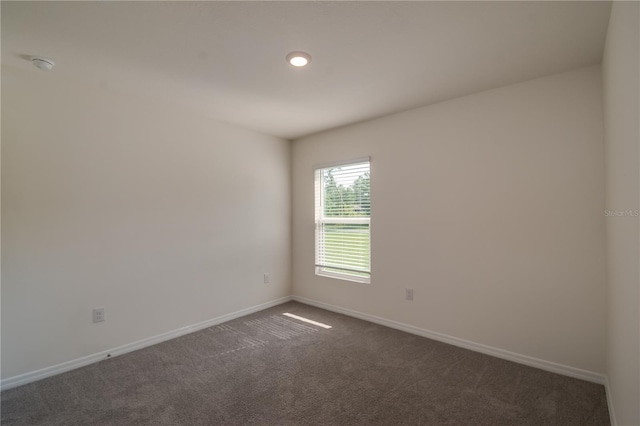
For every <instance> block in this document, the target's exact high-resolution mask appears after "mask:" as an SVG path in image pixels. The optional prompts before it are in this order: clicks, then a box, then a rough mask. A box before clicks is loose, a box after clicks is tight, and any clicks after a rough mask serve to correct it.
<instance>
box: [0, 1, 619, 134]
mask: <svg viewBox="0 0 640 426" xmlns="http://www.w3.org/2000/svg"><path fill="white" fill-rule="evenodd" d="M1 7H2V27H1V28H2V63H3V64H7V65H11V66H14V67H19V68H22V69H24V70H25V72H41V71H39V70H36V69H35V68H34V67H33V66H32V65H31V64H30V62H29V61H28V60H27V58H28V57H29V56H31V55H43V56H47V57H50V58H52V59H53V60H55V61H56V63H57V66H56V67H55V68H54V70H53V71H51V74H54V73H55V74H56V76H53V75H51V76H50V77H48V78H52V79H53V78H77V79H82V80H85V81H89V82H92V83H96V84H100V85H101V86H103V87H107V88H110V89H113V90H119V91H127V92H134V93H138V94H139V95H142V96H145V97H147V98H151V99H157V98H162V99H167V100H170V101H172V102H177V103H179V104H182V105H183V106H185V107H188V108H192V109H197V110H199V111H201V112H202V113H204V114H206V115H208V116H210V117H213V118H216V119H219V120H223V121H227V122H231V123H235V124H238V125H241V126H244V127H248V128H251V129H254V130H257V131H260V132H263V133H268V134H272V135H276V136H281V137H285V138H289V139H294V138H297V137H300V136H303V135H307V134H310V133H315V132H318V131H321V130H325V129H329V128H333V127H337V126H341V125H345V124H349V123H353V122H357V121H362V120H366V119H370V118H373V117H377V116H381V115H386V114H390V113H394V112H398V111H402V110H406V109H410V108H413V107H417V106H422V105H426V104H431V103H434V102H438V101H442V100H445V99H450V98H453V97H457V96H461V95H465V94H469V93H473V92H478V91H481V90H486V89H490V88H494V87H498V86H502V85H505V84H510V83H515V82H519V81H524V80H528V79H531V78H536V77H540V76H544V75H548V74H553V73H557V72H562V71H566V70H570V69H574V68H578V67H583V66H587V65H592V64H597V63H600V62H601V59H602V51H603V47H604V41H605V36H606V29H607V24H608V20H609V9H610V3H608V2H6V1H3V2H2V5H1ZM292 50H303V51H306V52H309V53H310V54H311V55H312V57H313V61H312V63H311V64H310V65H309V66H308V67H307V68H306V69H295V68H293V67H291V66H290V65H288V64H287V63H286V62H285V55H286V54H287V53H289V52H290V51H292Z"/></svg>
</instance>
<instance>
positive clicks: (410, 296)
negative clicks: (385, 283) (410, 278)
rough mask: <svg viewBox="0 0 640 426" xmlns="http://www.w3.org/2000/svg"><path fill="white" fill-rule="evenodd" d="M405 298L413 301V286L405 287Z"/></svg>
mask: <svg viewBox="0 0 640 426" xmlns="http://www.w3.org/2000/svg"><path fill="white" fill-rule="evenodd" d="M404 298H405V299H406V300H408V301H410V302H412V301H413V289H412V288H406V289H405V293H404Z"/></svg>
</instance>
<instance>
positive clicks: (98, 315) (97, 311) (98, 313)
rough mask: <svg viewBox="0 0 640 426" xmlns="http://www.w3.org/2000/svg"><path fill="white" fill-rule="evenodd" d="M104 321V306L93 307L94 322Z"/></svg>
mask: <svg viewBox="0 0 640 426" xmlns="http://www.w3.org/2000/svg"><path fill="white" fill-rule="evenodd" d="M102 321H104V308H93V322H102Z"/></svg>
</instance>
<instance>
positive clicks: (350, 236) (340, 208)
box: [315, 160, 371, 282]
mask: <svg viewBox="0 0 640 426" xmlns="http://www.w3.org/2000/svg"><path fill="white" fill-rule="evenodd" d="M370 226H371V184H370V162H369V161H368V160H367V161H358V162H354V163H348V164H341V165H339V166H330V167H322V168H318V169H316V170H315V227H316V230H315V235H316V238H315V240H316V247H315V253H316V257H315V260H316V261H315V266H316V273H317V274H318V275H326V276H332V277H336V278H344V279H350V280H354V281H361V282H369V281H370V275H371V248H370V246H371V238H370V235H371V233H370Z"/></svg>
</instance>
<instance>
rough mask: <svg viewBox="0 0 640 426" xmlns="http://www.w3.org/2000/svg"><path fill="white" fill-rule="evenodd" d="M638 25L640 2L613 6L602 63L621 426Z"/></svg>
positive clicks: (634, 404) (613, 390)
mask: <svg viewBox="0 0 640 426" xmlns="http://www.w3.org/2000/svg"><path fill="white" fill-rule="evenodd" d="M639 20H640V7H639V5H638V3H637V2H628V3H627V2H614V3H613V6H612V10H611V18H610V21H609V30H608V34H607V43H606V47H605V54H604V59H603V82H604V112H605V158H606V163H605V164H606V166H605V167H606V173H605V182H606V183H605V190H606V202H605V206H606V209H607V210H610V211H611V214H612V215H610V216H607V217H606V218H605V222H606V248H607V257H606V259H607V283H608V303H609V305H608V330H607V337H608V339H607V376H608V379H609V389H608V390H609V393H610V395H609V397H610V400H611V401H612V406H611V408H613V414H614V416H615V419H616V421H617V424H618V425H639V424H640V385H639V381H640V367H639V364H640V355H639V354H640V348H639V345H640V341H639V340H640V328H639V323H640V316H639V314H638V309H639V306H640V292H639V290H638V287H639V282H640V273H639V271H638V263H639V259H640V251H639V249H638V240H639V238H640V235H639V234H638V231H639V229H640V227H639V226H638V217H637V216H635V214H637V213H635V212H637V211H638V209H639V208H640V206H639V202H638V197H639V195H638V193H639V191H640V186H639V185H640V183H639V181H640V172H639V167H638V163H639V161H640V158H639V156H638V155H639V144H640V132H639V125H638V120H640V118H639V117H640V108H639V107H638V99H639V97H640V88H639V85H638V79H639V78H640V69H639V66H638V61H639V60H640V58H639V54H640V41H639V40H640V31H639V29H638V28H639V24H638V22H639ZM629 210H630V211H631V212H632V214H631V215H628V214H627V213H625V211H629ZM616 212H619V213H621V214H622V216H617V214H618V213H616Z"/></svg>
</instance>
